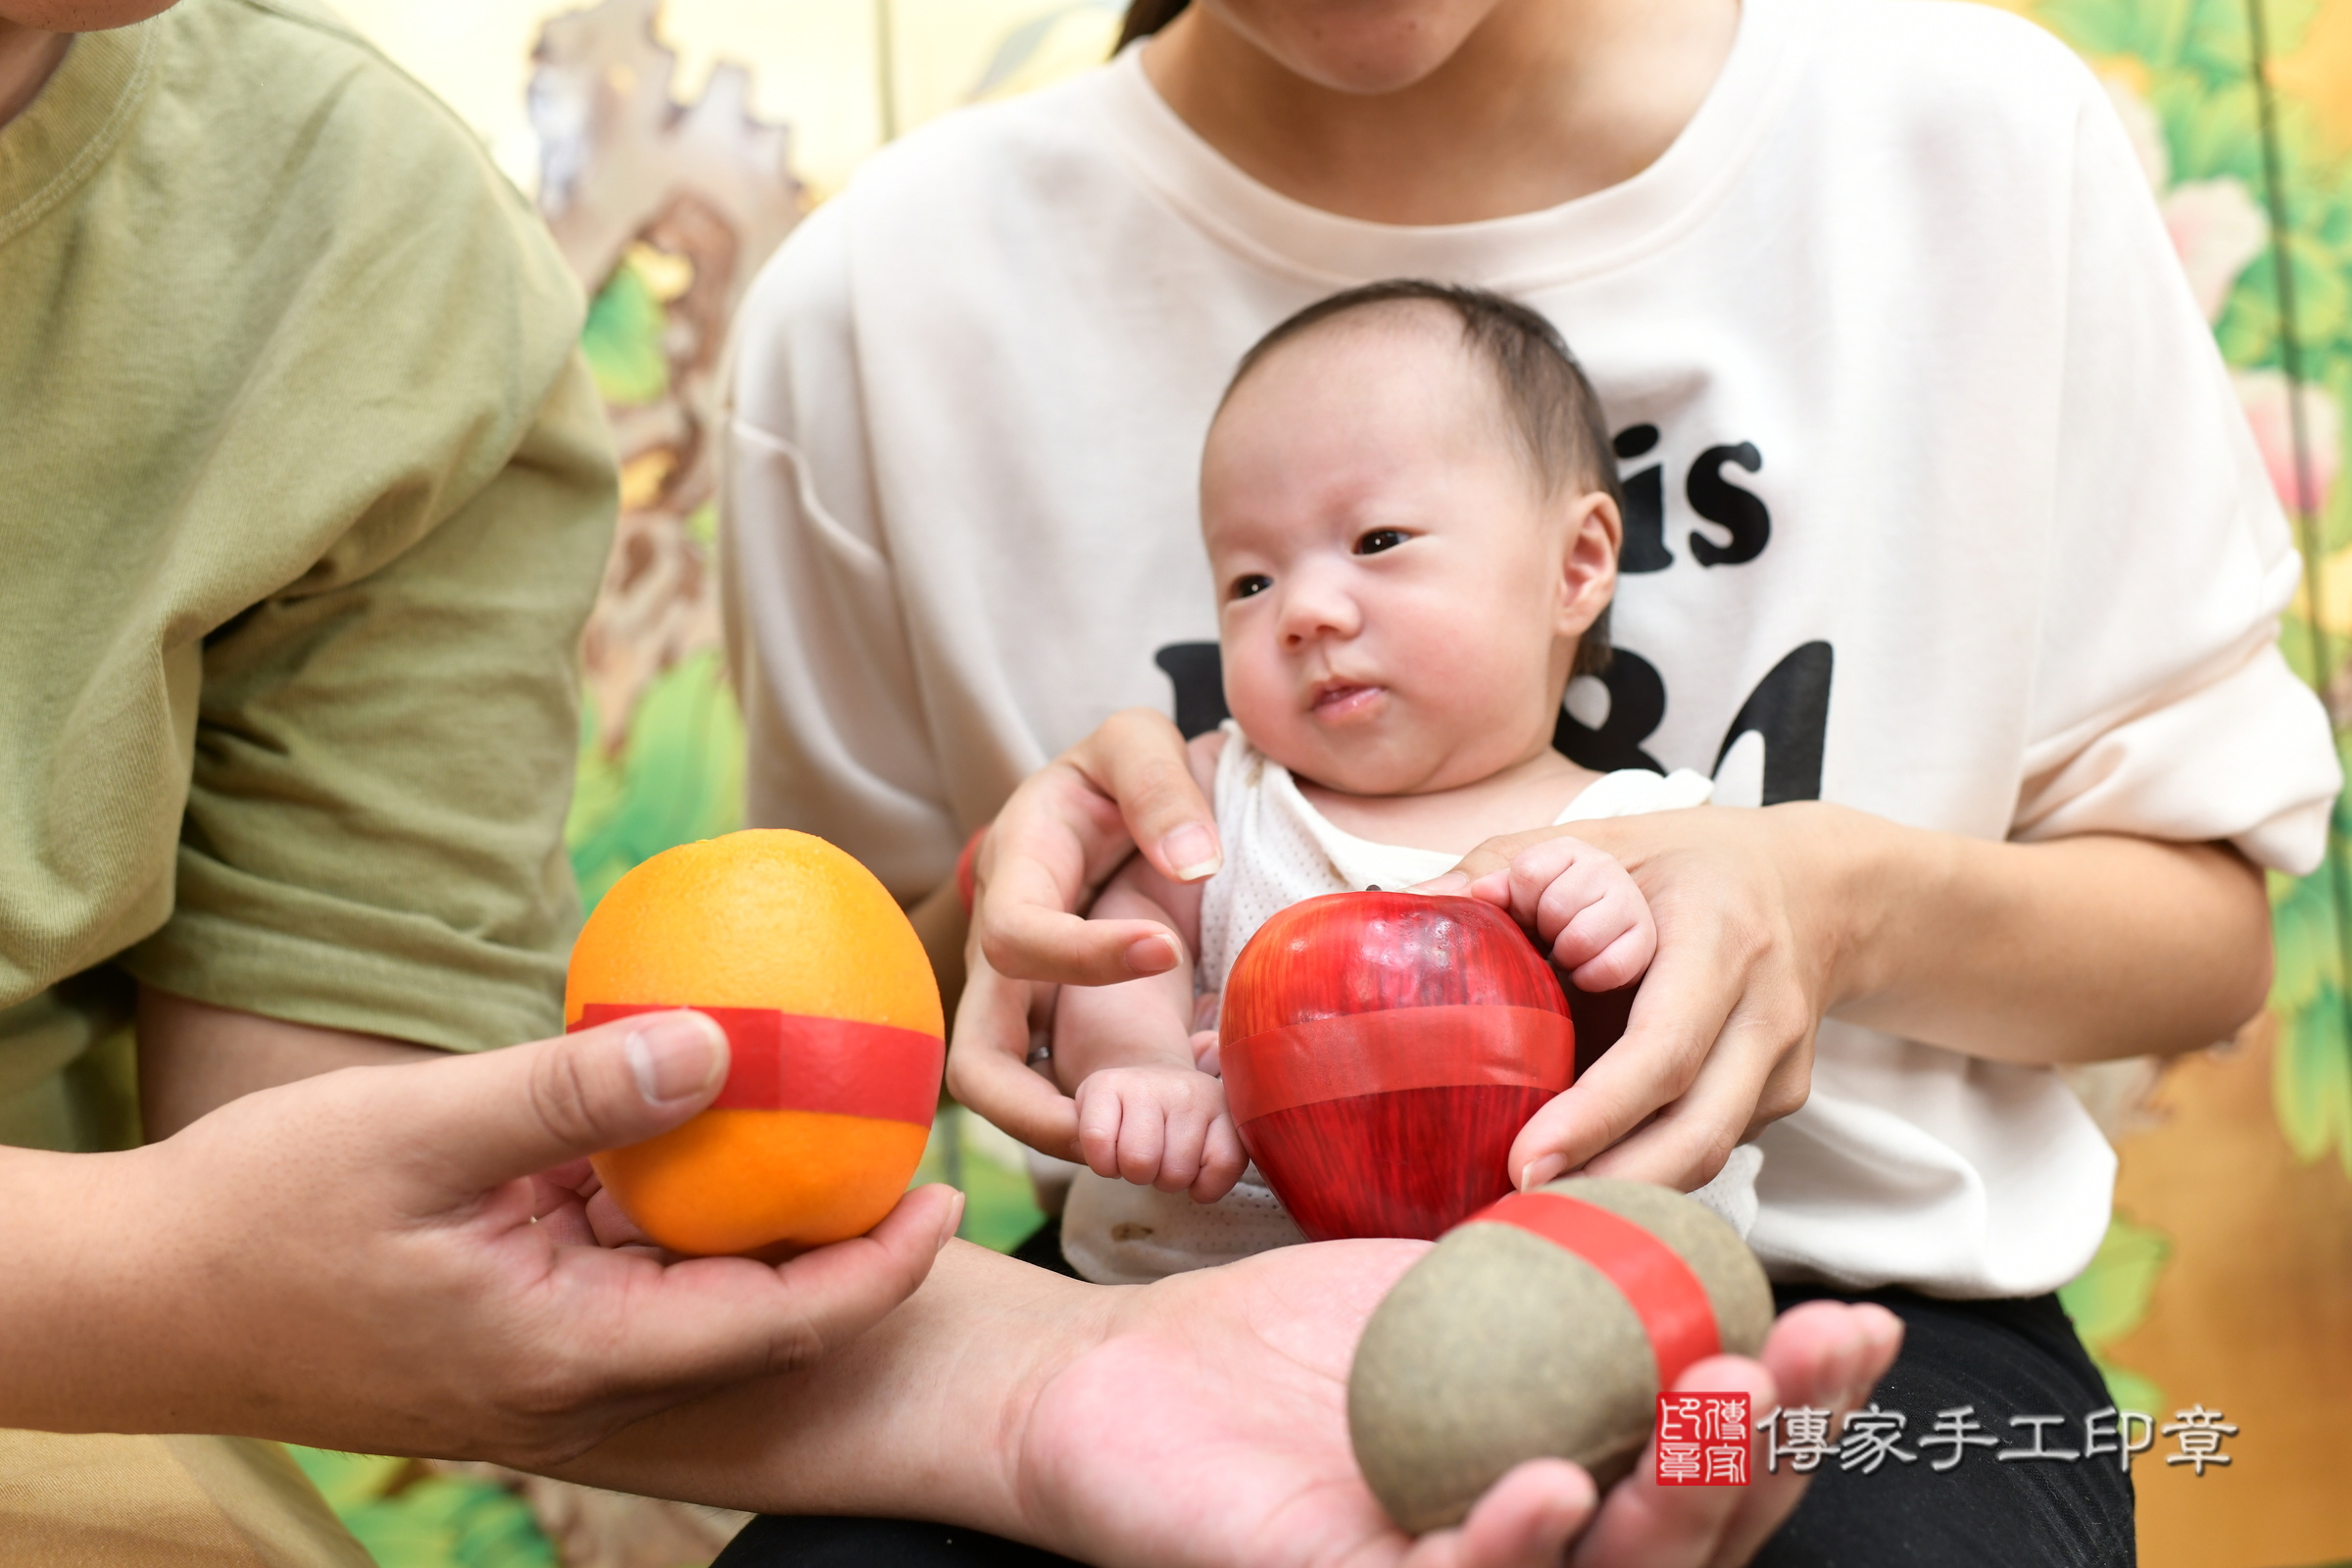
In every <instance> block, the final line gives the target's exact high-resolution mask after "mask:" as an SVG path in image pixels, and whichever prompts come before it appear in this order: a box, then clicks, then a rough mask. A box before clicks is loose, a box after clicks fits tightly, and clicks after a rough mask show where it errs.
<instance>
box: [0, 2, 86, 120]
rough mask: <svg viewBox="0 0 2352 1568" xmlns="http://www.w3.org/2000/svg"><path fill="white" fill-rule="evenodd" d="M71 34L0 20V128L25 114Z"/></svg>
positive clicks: (55, 65)
mask: <svg viewBox="0 0 2352 1568" xmlns="http://www.w3.org/2000/svg"><path fill="white" fill-rule="evenodd" d="M72 43H73V34H72V33H66V32H44V31H43V30H42V29H40V28H39V27H28V26H26V25H24V24H23V23H21V22H6V21H0V125H6V124H7V123H9V122H10V121H12V120H14V119H16V118H17V116H18V115H20V114H22V113H24V111H25V105H27V104H29V103H31V102H32V100H33V99H34V98H35V97H37V96H38V95H39V93H40V90H41V84H42V83H43V82H46V81H47V80H48V79H49V77H50V74H51V73H53V72H55V71H56V70H57V66H58V62H59V61H61V60H63V59H65V58H66V49H67V48H68V46H69V45H71V44H72Z"/></svg>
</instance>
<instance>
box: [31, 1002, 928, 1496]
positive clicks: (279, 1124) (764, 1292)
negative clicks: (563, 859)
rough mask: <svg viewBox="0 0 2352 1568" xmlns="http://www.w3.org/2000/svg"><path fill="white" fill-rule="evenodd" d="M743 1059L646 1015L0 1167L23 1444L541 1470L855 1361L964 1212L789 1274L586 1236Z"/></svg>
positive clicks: (805, 1260)
mask: <svg viewBox="0 0 2352 1568" xmlns="http://www.w3.org/2000/svg"><path fill="white" fill-rule="evenodd" d="M727 1059H728V1058H727V1050H726V1042H725V1039H724V1037H723V1036H721V1035H720V1034H719V1032H718V1030H717V1028H716V1027H715V1026H714V1025H712V1024H711V1022H710V1020H708V1019H706V1018H703V1017H701V1016H700V1015H699V1014H694V1013H686V1012H678V1013H662V1014H652V1015H647V1016H644V1017H638V1018H631V1019H626V1020H623V1021H621V1022H618V1023H613V1024H609V1025H606V1026H605V1027H603V1028H601V1029H593V1030H584V1031H582V1032H580V1033H578V1034H574V1035H567V1036H564V1037H562V1038H560V1039H556V1040H545V1041H541V1042H539V1043H537V1044H536V1045H528V1046H516V1047H515V1048H513V1049H512V1050H508V1051H498V1052H490V1053H487V1054H483V1055H479V1056H466V1057H449V1058H445V1059H442V1060H437V1061H429V1062H420V1063H417V1064H414V1065H403V1066H385V1067H356V1068H346V1069H344V1070H342V1071H338V1072H330V1073H326V1074H323V1075H321V1076H319V1077H314V1078H308V1079H305V1080H303V1081H302V1082H300V1083H295V1084H288V1085H285V1086H283V1087H280V1088H276V1089H269V1090H264V1091H261V1092H260V1093H257V1094H252V1095H248V1096H246V1097H244V1098H243V1099H240V1100H237V1101H234V1102H232V1103H229V1104H227V1105H224V1106H222V1107H221V1109H219V1110H216V1111H214V1112H212V1113H211V1114H210V1115H207V1116H205V1117H202V1118H201V1119H199V1120H197V1121H196V1122H194V1123H193V1124H191V1125H190V1126H189V1127H187V1128H186V1129H185V1130H184V1131H182V1132H180V1133H178V1134H177V1135H175V1136H174V1137H172V1138H171V1139H168V1140H166V1141H165V1142H163V1143H161V1144H155V1145H151V1146H149V1147H147V1148H145V1149H140V1150H134V1151H131V1152H126V1153H121V1154H45V1153H36V1152H29V1151H5V1152H0V1155H5V1157H4V1158H0V1193H5V1195H6V1202H7V1206H8V1211H9V1214H10V1222H11V1225H12V1227H13V1229H12V1238H13V1240H14V1242H15V1246H16V1254H17V1255H16V1261H15V1262H14V1263H12V1265H11V1266H10V1267H9V1268H8V1269H5V1270H0V1321H6V1322H7V1323H8V1325H9V1333H10V1336H11V1348H12V1352H13V1353H12V1354H11V1355H10V1356H9V1357H8V1358H7V1365H6V1367H5V1368H0V1424H5V1425H9V1426H28V1427H36V1428H47V1429H51V1430H56V1431H69V1432H91V1431H99V1432H225V1433H235V1434H245V1435H250V1436H254V1437H266V1438H278V1439H284V1440H286V1441H289V1442H296V1443H308V1444H314V1445H318V1446H325V1447H334V1448H345V1449H353V1450H357V1451H361V1452H367V1453H393V1454H431V1455H437V1456H444V1457H478V1458H486V1459H497V1460H500V1461H501V1462H504V1463H508V1464H515V1465H523V1466H533V1465H544V1464H547V1463H550V1462H552V1461H554V1460H557V1459H561V1458H563V1457H565V1456H567V1455H570V1454H573V1453H577V1452H578V1451H580V1450H581V1449H583V1448H586V1447H588V1446H591V1445H592V1444H594V1443H596V1442H598V1441H599V1440H601V1439H603V1438H605V1437H607V1436H608V1435H610V1434H611V1433H612V1432H613V1431H614V1430H615V1429H617V1428H620V1427H622V1426H625V1425H627V1424H629V1423H630V1422H633V1421H636V1420H638V1419H640V1418H642V1417H644V1416H646V1415H648V1414H650V1413H651V1412H653V1411H656V1410H660V1409H662V1408H664V1407H665V1406H668V1405H672V1404H675V1403H677V1402H679V1401H680V1400H682V1399H685V1398H688V1397H692V1396H695V1395H697V1394H701V1393H704V1392H707V1391H708V1390H710V1389H711V1388H713V1387H715V1386H719V1385H723V1384H727V1383H731V1382H734V1381H737V1380H740V1379H743V1378H749V1377H760V1376H764V1375H767V1374H771V1373H774V1372H777V1371H780V1370H783V1369H787V1368H791V1367H796V1366H803V1365H806V1364H808V1363H809V1362H811V1361H813V1360H816V1359H818V1358H820V1357H823V1356H825V1355H827V1354H829V1353H832V1352H833V1351H835V1350H836V1349H838V1348H840V1347H841V1346H842V1345H844V1344H845V1343H847V1342H848V1341H850V1340H852V1339H854V1338H856V1337H857V1336H858V1334H860V1333H862V1332H863V1331H864V1330H866V1329H867V1328H869V1327H870V1326H872V1325H873V1324H874V1323H875V1322H877V1321H878V1320H880V1319H881V1318H882V1317H883V1316H884V1315H886V1314H887V1313H889V1312H890V1311H891V1310H892V1309H893V1308H894V1307H896V1306H897V1305H898V1304H899V1303H900V1302H901V1301H902V1300H904V1299H906V1298H907V1296H908V1295H909V1294H910V1293H911V1292H912V1291H913V1290H914V1289H915V1288H916V1287H917V1286H918V1285H920V1284H921V1283H922V1281H923V1279H924V1276H925V1275H926V1274H927V1273H928V1271H929V1270H930V1268H931V1264H932V1260H933V1258H934V1257H935V1256H936V1255H937V1253H938V1250H939V1249H940V1248H941V1247H942V1246H943V1245H944V1244H945V1243H946V1242H947V1241H948V1239H949V1238H950V1237H951V1236H953V1235H954V1234H955V1230H956V1220H957V1218H958V1217H959V1216H960V1215H961V1213H962V1201H961V1199H960V1197H959V1196H958V1195H957V1194H956V1193H954V1192H952V1191H951V1190H949V1189H947V1188H944V1187H925V1188H921V1189H918V1190H917V1191H915V1192H913V1193H910V1194H908V1195H907V1197H906V1198H905V1199H903V1200H901V1201H900V1203H899V1206H898V1208H897V1209H896V1210H895V1211H894V1212H893V1213H892V1214H891V1215H890V1217H889V1218H887V1219H885V1220H884V1221H883V1222H882V1223H881V1224H880V1225H879V1226H877V1227H876V1228H875V1229H874V1231H873V1232H872V1233H871V1234H869V1235H867V1236H863V1237H859V1238H858V1239H856V1240H854V1241H847V1242H842V1243H839V1244H837V1245H835V1246H833V1247H827V1248H820V1249H818V1250H814V1251H811V1252H807V1253H804V1254H802V1255H801V1256H799V1257H797V1258H795V1259H793V1260H792V1261H791V1262H789V1263H785V1264H783V1265H782V1266H780V1267H778V1266H773V1265H770V1264H766V1263H759V1262H754V1261H752V1260H751V1259H749V1258H740V1257H709V1258H693V1259H685V1260H677V1261H668V1260H665V1259H663V1258H662V1257H661V1256H658V1255H656V1254H654V1253H653V1252H651V1251H650V1250H644V1249H636V1248H631V1249H626V1250H608V1249H606V1248H604V1247H602V1246H599V1245H597V1239H596V1237H595V1236H594V1235H593V1234H592V1227H593V1225H594V1223H595V1215H594V1212H593V1209H592V1208H591V1206H590V1201H591V1199H592V1198H593V1196H594V1193H593V1183H592V1182H591V1181H590V1180H589V1179H588V1175H587V1169H586V1166H585V1163H584V1159H583V1156H585V1155H586V1154H588V1153H590V1152H593V1151H596V1150H601V1149H609V1148H613V1147H616V1146H619V1145H623V1144H631V1143H636V1142H640V1141H642V1140H644V1139H647V1138H651V1137H653V1136H655V1135H656V1134H658V1133H662V1132H666V1131H667V1130H669V1129H670V1128H672V1127H675V1126H676V1125H678V1124H679V1123H680V1122H682V1121H684V1120H685V1119H686V1118H687V1117H689V1116H691V1115H693V1114H694V1113H695V1112H696V1111H698V1110H700V1109H702V1108H703V1107H704V1106H705V1105H706V1104H708V1103H710V1101H711V1097H712V1096H714V1095H715V1094H716V1093H717V1092H718V1089H719V1086H720V1085H721V1084H722V1083H723V1082H724V1081H725V1078H726V1071H727ZM534 1173H544V1174H537V1175H535V1174H534ZM608 1201H609V1200H608Z"/></svg>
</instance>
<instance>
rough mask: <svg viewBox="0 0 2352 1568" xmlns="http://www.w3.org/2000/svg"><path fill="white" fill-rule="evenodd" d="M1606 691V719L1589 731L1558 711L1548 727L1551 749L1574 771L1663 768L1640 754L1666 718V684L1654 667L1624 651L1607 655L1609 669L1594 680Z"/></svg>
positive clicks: (1656, 770)
mask: <svg viewBox="0 0 2352 1568" xmlns="http://www.w3.org/2000/svg"><path fill="white" fill-rule="evenodd" d="M1598 678H1599V680H1600V683H1601V684H1602V685H1603V686H1606V687H1607V688H1608V689H1609V716H1608V717H1606V718H1604V719H1602V720H1601V721H1600V727H1599V728H1598V729H1594V728H1593V726H1592V725H1590V724H1587V723H1585V722H1584V721H1583V720H1582V719H1580V718H1578V717H1577V716H1576V715H1575V714H1574V713H1571V712H1569V711H1568V710H1567V709H1565V708H1563V709H1561V710H1560V716H1559V718H1558V720H1557V721H1556V722H1555V723H1553V725H1552V727H1551V747H1552V750H1553V751H1556V752H1558V753H1559V754H1560V755H1561V756H1563V757H1565V758H1567V759H1568V760H1570V761H1571V762H1574V763H1576V764H1577V765H1578V766H1579V767H1589V768H1591V769H1593V771H1594V772H1595V773H1613V772H1615V771H1616V770H1617V769H1619V768H1621V767H1646V768H1648V769H1649V770H1650V771H1651V772H1652V773H1663V772H1665V771H1666V769H1665V768H1664V767H1663V766H1661V765H1660V764H1659V762H1658V760H1657V759H1656V758H1654V757H1652V756H1650V755H1649V754H1648V753H1647V752H1645V751H1643V750H1642V742H1643V741H1645V740H1647V739H1649V738H1650V736H1652V735H1653V734H1655V733H1657V728H1658V725H1659V723H1660V722H1661V721H1662V720H1664V718H1665V717H1666V680H1665V677H1664V676H1662V675H1660V674H1659V673H1658V666H1657V665H1655V664H1653V663H1651V662H1649V661H1648V660H1646V659H1643V658H1642V656H1641V655H1640V654H1637V653H1635V652H1633V651H1632V650H1630V649H1626V648H1619V649H1616V650H1614V651H1612V652H1611V653H1610V655H1609V667H1608V668H1606V669H1604V670H1602V671H1601V672H1600V675H1599V677H1598Z"/></svg>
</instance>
